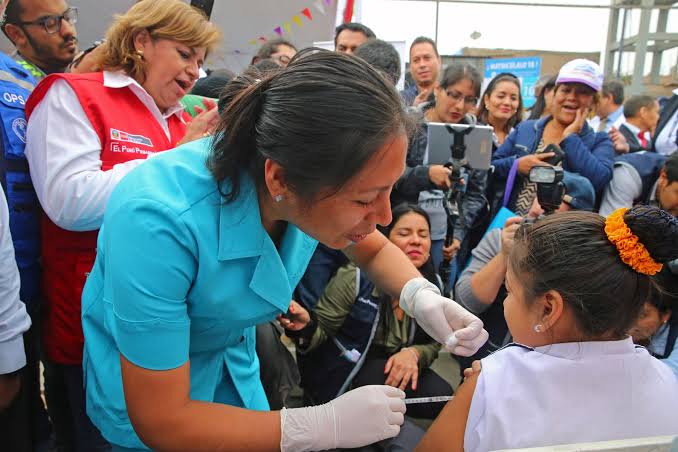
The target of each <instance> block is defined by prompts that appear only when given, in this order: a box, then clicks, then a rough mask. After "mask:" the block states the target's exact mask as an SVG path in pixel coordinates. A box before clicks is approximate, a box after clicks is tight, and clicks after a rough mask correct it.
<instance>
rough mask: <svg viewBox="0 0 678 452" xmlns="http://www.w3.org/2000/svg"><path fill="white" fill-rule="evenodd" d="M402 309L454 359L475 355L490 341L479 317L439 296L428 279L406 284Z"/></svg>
mask: <svg viewBox="0 0 678 452" xmlns="http://www.w3.org/2000/svg"><path fill="white" fill-rule="evenodd" d="M400 307H401V308H402V309H403V311H405V312H406V313H407V314H408V315H409V316H410V317H414V318H415V319H416V320H417V323H418V324H419V325H420V326H421V327H422V328H423V329H424V331H426V332H427V333H428V334H429V336H431V337H432V338H433V339H435V340H436V341H438V342H440V343H441V344H443V345H444V346H445V348H446V349H447V350H448V351H449V352H451V353H454V354H455V355H459V356H471V355H473V354H474V353H475V352H477V351H478V349H479V348H480V347H482V345H483V344H484V343H485V342H487V339H488V337H489V335H488V334H487V331H485V330H484V329H483V322H482V321H481V320H480V319H479V318H478V317H476V316H475V315H473V314H471V313H470V312H468V311H467V310H466V309H464V308H463V307H462V306H460V305H459V304H458V303H456V302H454V301H452V300H450V299H449V298H445V297H443V296H442V295H440V291H439V290H438V288H437V287H436V286H435V285H433V284H431V283H430V282H429V281H428V280H427V279H425V278H414V279H411V280H409V281H408V282H407V284H405V286H404V287H403V290H402V292H401V294H400Z"/></svg>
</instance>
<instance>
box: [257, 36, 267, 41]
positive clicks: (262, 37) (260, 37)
mask: <svg viewBox="0 0 678 452" xmlns="http://www.w3.org/2000/svg"><path fill="white" fill-rule="evenodd" d="M259 41H261V42H266V41H268V39H266V37H265V36H259Z"/></svg>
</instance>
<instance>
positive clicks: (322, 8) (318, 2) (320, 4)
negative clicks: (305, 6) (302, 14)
mask: <svg viewBox="0 0 678 452" xmlns="http://www.w3.org/2000/svg"><path fill="white" fill-rule="evenodd" d="M313 6H315V8H316V9H317V10H318V11H320V13H321V14H322V15H323V16H324V15H325V14H327V13H326V12H325V6H324V5H323V0H315V3H314V4H313Z"/></svg>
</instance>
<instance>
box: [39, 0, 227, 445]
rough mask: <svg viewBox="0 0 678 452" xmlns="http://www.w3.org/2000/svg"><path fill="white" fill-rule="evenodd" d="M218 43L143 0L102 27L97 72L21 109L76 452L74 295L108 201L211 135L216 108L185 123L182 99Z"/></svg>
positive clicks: (54, 369)
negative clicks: (153, 162)
mask: <svg viewBox="0 0 678 452" xmlns="http://www.w3.org/2000/svg"><path fill="white" fill-rule="evenodd" d="M219 38H220V33H219V32H218V30H217V28H216V27H215V26H214V25H213V24H211V23H210V22H209V21H208V20H207V18H206V17H205V16H204V15H203V14H202V13H201V12H199V11H198V10H196V9H194V8H191V7H190V6H189V5H187V4H185V3H183V2H181V1H180V0H143V1H141V2H139V3H137V4H135V5H134V6H133V7H132V8H131V9H130V10H129V11H128V12H127V13H125V14H123V15H120V16H118V17H117V18H116V20H115V22H114V24H113V25H112V26H111V28H110V29H109V30H108V33H107V36H106V44H104V48H103V50H102V52H101V54H100V55H99V57H100V58H101V65H102V67H103V68H104V70H103V71H101V72H94V73H89V74H52V75H50V76H49V77H46V78H45V79H44V80H43V81H42V82H41V83H40V84H39V85H38V86H37V87H36V88H35V90H34V91H33V93H32V95H31V97H30V99H29V100H28V102H27V104H26V118H27V119H28V127H27V133H26V151H25V153H26V157H27V159H28V163H29V167H30V172H31V176H32V179H33V183H34V186H35V191H36V193H37V196H38V199H39V201H40V204H41V205H42V208H43V211H44V213H45V214H44V215H43V218H42V220H41V223H42V224H41V233H42V236H43V237H45V238H46V240H43V243H42V250H41V251H42V263H43V287H44V289H45V297H46V312H45V324H44V346H45V354H46V367H47V372H48V373H49V374H50V375H51V376H53V377H55V378H56V379H59V380H61V381H63V382H64V386H65V388H66V389H65V392H66V394H56V393H55V394H54V395H55V396H57V395H59V396H61V397H62V400H67V401H68V402H65V403H63V405H67V406H63V407H61V408H62V409H60V410H58V412H59V413H68V415H65V416H64V417H65V418H66V419H65V422H63V423H61V425H63V424H64V423H65V424H66V425H68V424H70V425H72V426H73V427H72V428H68V429H66V431H62V436H64V437H73V438H75V439H76V440H75V442H76V447H75V449H76V450H87V451H91V450H96V448H95V447H94V446H93V445H92V443H91V441H90V438H92V437H93V435H94V434H93V433H91V432H93V431H94V432H96V428H94V426H92V425H91V422H90V421H89V419H88V418H87V416H86V415H85V395H84V391H83V373H82V368H81V365H82V355H83V343H84V339H83V333H82V326H81V321H80V298H81V294H82V289H83V286H84V284H85V281H86V279H87V276H88V275H89V272H90V270H91V268H92V265H93V263H94V259H95V256H96V251H95V250H96V242H97V236H98V232H99V231H98V230H99V228H100V227H101V225H102V220H103V214H104V210H105V208H106V204H107V203H108V199H109V196H110V194H111V192H112V191H113V189H114V188H115V186H116V185H117V184H118V182H119V181H120V180H121V179H122V178H123V176H125V175H126V174H127V173H129V172H130V171H131V170H132V169H134V168H136V167H137V166H139V164H140V163H142V162H143V161H144V160H145V159H146V157H147V156H148V155H151V154H155V153H158V152H161V151H165V150H167V149H171V148H173V147H175V146H176V145H177V144H180V143H185V142H188V141H192V140H194V139H196V138H200V137H202V136H203V135H205V134H207V133H209V132H210V130H211V128H212V127H213V124H214V123H215V122H216V120H217V119H218V115H217V112H216V109H214V110H213V111H207V112H204V113H203V114H202V115H201V116H198V117H196V118H195V119H194V120H193V121H192V122H190V123H189V122H188V116H187V115H186V114H185V113H184V112H183V108H182V107H181V105H180V104H179V100H180V99H181V98H182V97H183V96H184V94H185V93H186V92H188V91H189V90H190V89H191V87H192V86H193V84H194V83H195V81H196V80H197V78H198V70H199V68H200V66H201V65H202V64H203V61H204V59H205V56H206V54H207V53H208V52H209V51H210V50H212V49H213V48H214V46H215V44H216V43H217V41H218V40H219ZM48 399H51V398H50V397H49V394H48ZM48 402H50V405H52V406H53V407H54V405H55V404H58V403H57V401H54V399H51V400H48ZM69 415H70V416H69ZM68 417H71V418H72V420H70V419H68ZM58 422H59V421H58V420H55V423H58ZM68 430H71V431H68ZM96 433H97V435H96V436H98V432H96Z"/></svg>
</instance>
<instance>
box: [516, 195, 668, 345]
mask: <svg viewBox="0 0 678 452" xmlns="http://www.w3.org/2000/svg"><path fill="white" fill-rule="evenodd" d="M624 221H625V223H626V224H627V226H628V227H629V228H630V229H631V231H632V232H633V233H634V234H635V235H636V236H638V239H639V241H640V243H642V244H643V245H644V246H645V248H647V250H648V251H649V253H650V255H651V256H652V258H653V259H654V260H655V261H657V262H661V263H664V262H669V261H672V260H674V259H676V258H678V220H676V219H675V218H674V217H673V216H671V215H669V214H668V213H667V212H665V211H663V210H660V209H657V208H655V207H649V206H636V207H633V208H631V209H629V210H628V211H626V213H625V215H624ZM604 228H605V218H603V217H602V216H600V215H598V214H596V213H592V212H582V211H570V212H564V213H558V214H554V215H550V216H548V217H546V218H544V219H542V220H539V221H537V222H536V223H534V224H531V225H524V226H523V227H521V228H520V229H519V230H518V231H517V232H516V236H515V245H514V248H513V251H512V252H511V256H510V260H509V265H510V268H511V271H512V272H513V274H514V275H515V276H516V278H518V280H519V281H520V282H521V283H522V286H523V288H524V290H525V298H526V300H527V301H528V303H529V302H530V301H531V300H534V298H535V297H538V296H540V295H543V294H545V293H546V292H548V291H549V290H555V291H557V292H558V293H559V294H560V295H561V296H562V297H563V300H564V301H565V303H567V304H568V305H569V306H570V308H572V310H573V312H574V316H575V319H576V322H577V325H578V327H579V329H580V331H581V332H582V333H583V334H584V335H585V336H586V337H591V338H594V337H600V336H601V335H606V334H612V335H614V336H615V337H619V338H621V337H625V335H626V332H627V331H628V329H629V327H630V326H631V325H632V324H633V323H634V322H635V320H636V319H637V317H638V315H639V314H640V310H641V308H642V306H643V303H645V302H646V301H648V300H649V299H650V297H651V296H652V294H653V293H654V291H655V290H656V287H657V286H656V283H655V281H654V278H653V277H650V276H647V275H644V274H641V273H638V272H636V271H635V270H633V269H632V268H631V267H629V266H628V265H626V264H625V263H624V262H622V260H621V258H620V257H619V252H618V251H617V248H616V246H615V245H614V244H613V243H612V242H610V241H609V240H608V239H607V235H606V234H605V230H604Z"/></svg>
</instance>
